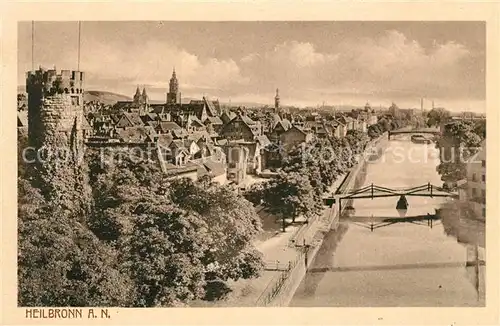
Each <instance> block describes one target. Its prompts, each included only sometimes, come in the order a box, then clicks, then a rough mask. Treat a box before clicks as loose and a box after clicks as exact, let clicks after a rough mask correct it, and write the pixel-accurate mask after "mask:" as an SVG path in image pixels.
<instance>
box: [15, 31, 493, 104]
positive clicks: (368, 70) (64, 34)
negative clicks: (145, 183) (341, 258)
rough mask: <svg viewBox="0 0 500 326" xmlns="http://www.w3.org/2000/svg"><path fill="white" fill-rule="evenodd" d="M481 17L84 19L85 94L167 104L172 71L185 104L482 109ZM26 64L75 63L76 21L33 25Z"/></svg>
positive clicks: (22, 59)
mask: <svg viewBox="0 0 500 326" xmlns="http://www.w3.org/2000/svg"><path fill="white" fill-rule="evenodd" d="M18 35H19V42H18V44H19V46H18V48H19V53H18V62H19V65H18V76H19V84H20V85H22V84H23V83H24V73H25V72H26V71H28V70H30V69H31V64H32V63H31V61H32V51H31V22H24V23H20V24H19V31H18ZM485 42H486V40H485V25H484V24H483V23H480V22H82V24H81V61H80V68H81V70H83V71H85V72H86V73H87V82H86V89H87V90H108V91H113V92H118V93H121V94H125V95H129V96H132V95H133V93H134V91H135V88H136V86H137V85H138V84H139V85H141V86H142V85H144V86H146V89H147V91H148V93H149V94H150V97H151V98H153V99H156V100H162V99H164V98H165V91H166V88H167V87H168V81H169V79H170V77H171V74H172V68H173V67H174V66H175V69H176V72H177V76H178V78H179V83H180V89H181V92H182V96H183V97H195V98H199V97H201V96H203V95H207V96H209V97H211V98H219V99H220V100H221V101H224V102H227V101H229V100H231V101H233V102H238V101H240V102H241V101H246V102H248V101H251V102H258V103H264V104H272V103H273V96H274V92H275V89H276V88H279V89H280V95H281V98H282V103H283V104H284V105H299V106H305V105H311V106H316V105H318V104H321V103H322V102H325V103H326V104H327V105H336V104H337V105H338V104H352V105H359V106H361V105H364V103H366V102H367V101H369V102H370V103H371V104H372V105H374V106H378V105H383V106H386V105H390V103H391V102H392V101H394V102H396V103H397V104H398V105H399V106H400V107H419V106H420V98H421V97H424V98H426V101H425V103H426V104H425V105H426V107H429V106H430V105H431V100H434V102H435V104H436V106H444V107H447V108H449V109H452V110H461V109H470V110H473V111H484V110H485V92H486V91H485V60H486V59H485V56H486V55H485ZM34 48H35V51H34V61H35V66H36V67H38V66H39V65H42V66H44V67H48V68H50V67H53V66H54V65H55V66H56V67H57V69H76V68H77V60H78V54H77V48H78V23H77V22H36V23H35V46H34Z"/></svg>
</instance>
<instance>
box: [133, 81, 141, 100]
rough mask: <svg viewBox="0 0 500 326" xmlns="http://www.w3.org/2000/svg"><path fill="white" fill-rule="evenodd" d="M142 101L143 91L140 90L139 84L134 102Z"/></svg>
mask: <svg viewBox="0 0 500 326" xmlns="http://www.w3.org/2000/svg"><path fill="white" fill-rule="evenodd" d="M140 101H141V91H140V90H139V85H137V88H136V90H135V95H134V102H135V103H139V102H140Z"/></svg>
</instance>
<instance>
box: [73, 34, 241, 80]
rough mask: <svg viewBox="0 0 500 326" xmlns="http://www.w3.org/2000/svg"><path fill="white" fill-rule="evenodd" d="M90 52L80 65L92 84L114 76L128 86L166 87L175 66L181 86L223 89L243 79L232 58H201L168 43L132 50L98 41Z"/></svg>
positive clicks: (154, 43)
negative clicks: (91, 79)
mask: <svg viewBox="0 0 500 326" xmlns="http://www.w3.org/2000/svg"><path fill="white" fill-rule="evenodd" d="M91 51H92V53H89V54H88V57H87V58H88V59H85V60H84V62H83V64H82V66H83V69H84V70H85V71H86V72H87V73H88V74H89V77H92V78H93V79H94V80H93V83H95V84H99V83H101V82H102V81H106V82H108V81H109V80H110V79H115V80H116V81H118V82H120V83H122V84H129V85H131V86H134V85H135V84H140V85H149V86H151V87H156V88H166V87H168V82H169V80H170V77H171V75H172V69H173V68H174V67H175V70H176V73H177V76H178V79H179V82H180V84H181V87H182V86H183V85H186V86H187V85H190V87H191V88H193V89H196V88H200V89H224V88H228V87H230V85H231V84H234V83H245V82H246V80H245V79H244V78H243V77H242V76H241V75H240V71H239V67H238V65H237V64H236V63H235V62H234V61H233V60H232V59H229V60H220V59H217V58H205V59H200V58H199V57H198V56H197V55H195V54H192V53H189V52H187V51H185V50H184V49H180V48H178V47H175V46H173V45H171V44H169V43H168V42H159V41H148V42H145V43H144V44H143V45H142V46H137V47H133V50H132V49H120V48H116V44H115V45H111V44H102V43H99V44H95V45H94V46H92V48H91ZM99 54H100V55H99Z"/></svg>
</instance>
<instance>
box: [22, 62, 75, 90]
mask: <svg viewBox="0 0 500 326" xmlns="http://www.w3.org/2000/svg"><path fill="white" fill-rule="evenodd" d="M84 81H85V73H84V72H82V71H77V70H61V71H57V70H56V69H49V70H45V69H43V68H39V69H38V70H35V71H28V72H27V73H26V92H27V93H39V94H40V95H41V96H51V95H55V94H83V91H84Z"/></svg>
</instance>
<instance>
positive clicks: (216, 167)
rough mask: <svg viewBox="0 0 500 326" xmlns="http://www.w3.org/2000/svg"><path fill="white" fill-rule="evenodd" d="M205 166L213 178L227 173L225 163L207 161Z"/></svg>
mask: <svg viewBox="0 0 500 326" xmlns="http://www.w3.org/2000/svg"><path fill="white" fill-rule="evenodd" d="M203 165H204V166H205V167H206V168H207V170H208V171H209V173H210V174H212V175H213V176H219V175H223V174H225V173H226V164H225V163H224V162H215V161H212V160H206V161H205V162H204V164H203Z"/></svg>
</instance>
